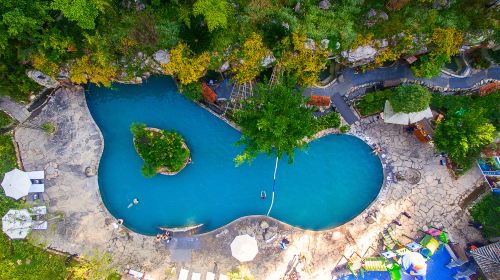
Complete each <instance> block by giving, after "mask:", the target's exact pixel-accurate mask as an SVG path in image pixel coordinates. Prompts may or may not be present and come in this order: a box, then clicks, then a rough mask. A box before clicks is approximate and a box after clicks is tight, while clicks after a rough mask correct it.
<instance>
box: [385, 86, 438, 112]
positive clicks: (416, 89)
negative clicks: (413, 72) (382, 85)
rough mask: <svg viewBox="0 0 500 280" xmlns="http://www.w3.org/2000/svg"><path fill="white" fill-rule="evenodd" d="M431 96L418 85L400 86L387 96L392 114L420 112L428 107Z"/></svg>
mask: <svg viewBox="0 0 500 280" xmlns="http://www.w3.org/2000/svg"><path fill="white" fill-rule="evenodd" d="M431 98H432V94H431V93H430V92H429V90H427V89H426V88H425V87H423V86H420V85H401V86H398V87H396V88H395V89H394V90H393V91H392V93H391V94H390V95H389V102H390V103H391V106H392V108H393V109H394V112H404V113H413V112H420V111H422V110H425V109H426V108H427V107H429V103H430V102H431Z"/></svg>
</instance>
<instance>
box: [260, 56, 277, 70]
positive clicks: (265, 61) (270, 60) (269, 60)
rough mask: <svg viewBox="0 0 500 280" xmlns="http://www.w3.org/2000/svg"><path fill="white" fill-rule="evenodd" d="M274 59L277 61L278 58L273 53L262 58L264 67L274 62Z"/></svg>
mask: <svg viewBox="0 0 500 280" xmlns="http://www.w3.org/2000/svg"><path fill="white" fill-rule="evenodd" d="M274 61H276V58H275V57H274V56H273V55H268V56H266V57H264V59H263V60H262V62H261V63H260V64H261V65H262V67H267V66H269V65H270V64H271V63H273V62H274Z"/></svg>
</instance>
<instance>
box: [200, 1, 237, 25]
mask: <svg viewBox="0 0 500 280" xmlns="http://www.w3.org/2000/svg"><path fill="white" fill-rule="evenodd" d="M230 8H231V6H230V5H229V3H228V2H227V1H226V0H198V1H196V3H194V5H193V14H194V15H196V16H198V15H203V17H204V18H205V21H206V22H207V26H208V30H209V31H210V32H212V31H214V30H215V29H217V28H226V26H227V21H228V16H229V14H230Z"/></svg>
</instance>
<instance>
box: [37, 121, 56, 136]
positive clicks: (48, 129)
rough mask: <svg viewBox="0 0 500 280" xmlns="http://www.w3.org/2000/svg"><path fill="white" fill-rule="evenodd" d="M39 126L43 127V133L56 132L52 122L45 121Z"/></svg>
mask: <svg viewBox="0 0 500 280" xmlns="http://www.w3.org/2000/svg"><path fill="white" fill-rule="evenodd" d="M41 128H42V129H43V131H45V133H47V134H53V133H54V132H56V127H55V125H54V124H53V123H51V122H46V123H44V124H42V126H41Z"/></svg>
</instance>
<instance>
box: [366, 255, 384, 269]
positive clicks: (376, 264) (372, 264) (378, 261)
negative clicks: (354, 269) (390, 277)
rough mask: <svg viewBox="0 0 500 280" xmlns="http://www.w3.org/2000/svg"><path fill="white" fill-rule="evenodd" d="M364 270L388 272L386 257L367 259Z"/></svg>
mask: <svg viewBox="0 0 500 280" xmlns="http://www.w3.org/2000/svg"><path fill="white" fill-rule="evenodd" d="M363 269H364V270H366V271H387V266H386V263H385V258H384V257H374V258H365V259H364V260H363Z"/></svg>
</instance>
